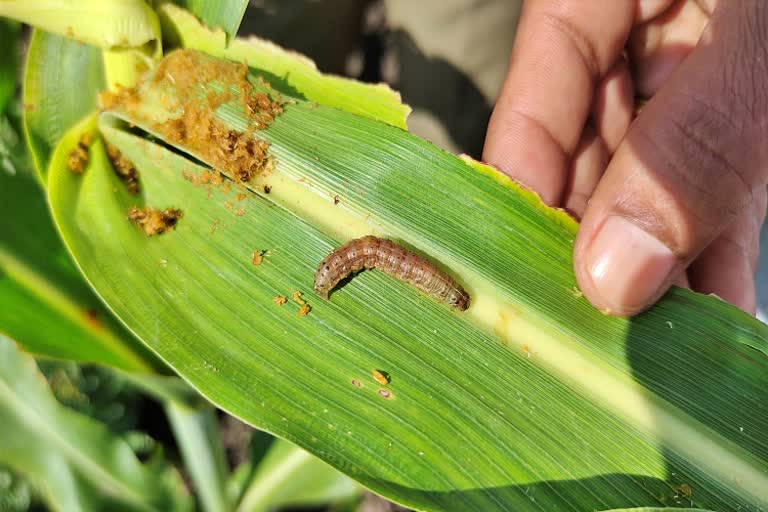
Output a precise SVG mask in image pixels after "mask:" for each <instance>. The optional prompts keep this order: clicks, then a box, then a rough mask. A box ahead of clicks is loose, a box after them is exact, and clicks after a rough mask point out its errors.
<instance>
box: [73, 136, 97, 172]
mask: <svg viewBox="0 0 768 512" xmlns="http://www.w3.org/2000/svg"><path fill="white" fill-rule="evenodd" d="M91 143H93V135H92V134H91V132H86V133H84V134H83V136H82V137H80V140H79V141H78V142H77V146H75V148H74V149H73V150H72V151H70V152H69V158H67V169H69V170H70V171H71V172H72V173H74V174H83V172H85V168H86V167H88V148H89V147H90V145H91Z"/></svg>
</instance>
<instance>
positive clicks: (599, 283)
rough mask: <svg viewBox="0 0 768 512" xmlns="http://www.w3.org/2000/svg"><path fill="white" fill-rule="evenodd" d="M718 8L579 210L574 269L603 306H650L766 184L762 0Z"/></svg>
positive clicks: (616, 310) (766, 26) (766, 18)
mask: <svg viewBox="0 0 768 512" xmlns="http://www.w3.org/2000/svg"><path fill="white" fill-rule="evenodd" d="M721 5H722V6H723V7H721V8H719V9H718V11H716V12H715V13H714V16H713V18H712V21H711V23H710V25H709V27H708V28H707V30H706V31H705V33H704V34H703V35H702V38H701V41H700V43H699V45H698V46H697V48H696V49H695V50H694V51H693V52H692V53H691V54H690V55H689V56H688V57H687V58H686V60H685V61H684V62H683V63H682V64H681V65H680V67H679V68H678V69H677V70H676V72H675V73H674V75H673V76H672V77H670V79H669V80H668V81H667V82H666V84H665V85H664V86H663V87H662V89H661V90H660V91H659V92H658V93H657V94H656V95H655V96H654V98H653V99H652V100H651V101H650V102H649V103H648V104H647V105H646V106H645V108H644V109H643V111H642V113H641V114H640V116H639V117H638V118H637V120H636V121H635V122H634V123H633V124H632V126H631V128H630V130H629V132H628V133H627V136H626V137H625V139H624V141H623V142H622V143H621V145H620V146H619V148H618V149H617V151H616V153H615V154H614V157H613V159H612V160H611V162H610V164H609V166H608V169H607V170H606V173H605V175H604V176H603V178H602V180H601V182H600V184H599V185H598V187H597V189H596V190H595V193H594V195H593V196H592V199H591V201H590V203H589V206H588V208H587V210H586V212H585V215H584V217H583V221H582V224H581V227H580V230H579V234H578V237H577V240H576V245H575V252H574V270H575V272H576V277H577V279H578V281H579V286H580V288H581V290H582V291H583V292H584V294H585V295H586V297H587V298H588V299H589V300H590V302H592V304H594V305H595V306H596V307H598V308H599V309H601V310H603V311H604V312H606V313H609V314H615V315H622V316H623V315H633V314H635V313H638V312H639V311H641V310H643V309H645V308H646V307H647V306H649V305H650V304H652V303H653V302H654V301H656V300H657V299H658V298H659V297H660V296H661V295H662V294H663V293H664V292H665V291H666V290H667V288H668V287H669V285H670V283H671V282H672V281H673V280H674V278H675V277H676V276H678V275H680V274H681V273H682V272H683V271H684V270H685V268H686V267H687V265H688V264H689V263H690V262H691V261H692V260H694V259H695V258H696V257H697V256H698V255H699V253H700V252H701V251H702V250H703V249H704V248H705V247H706V246H707V245H708V244H709V243H710V242H711V241H712V240H714V239H715V237H717V236H718V234H720V233H721V232H722V231H723V230H724V229H725V228H726V227H727V226H729V225H730V224H731V223H733V221H734V220H735V219H736V218H737V217H738V216H739V214H740V213H741V212H742V211H744V210H745V208H746V207H747V206H748V205H749V204H750V203H751V202H752V201H753V195H754V194H755V193H756V191H758V190H759V189H760V187H765V184H766V165H768V146H767V145H766V144H765V141H766V138H768V91H767V90H766V89H765V88H764V87H763V86H762V85H761V84H762V83H763V80H764V78H765V77H766V76H768V46H767V45H768V41H766V40H765V38H764V37H763V36H762V34H765V33H766V30H768V2H722V3H721ZM726 6H727V7H726Z"/></svg>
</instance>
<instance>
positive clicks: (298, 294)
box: [291, 290, 307, 306]
mask: <svg viewBox="0 0 768 512" xmlns="http://www.w3.org/2000/svg"><path fill="white" fill-rule="evenodd" d="M291 298H292V299H293V301H294V302H295V303H296V304H298V305H300V306H303V305H304V304H306V303H307V301H305V300H304V299H302V298H301V292H300V291H298V290H296V291H295V292H293V295H292V296H291Z"/></svg>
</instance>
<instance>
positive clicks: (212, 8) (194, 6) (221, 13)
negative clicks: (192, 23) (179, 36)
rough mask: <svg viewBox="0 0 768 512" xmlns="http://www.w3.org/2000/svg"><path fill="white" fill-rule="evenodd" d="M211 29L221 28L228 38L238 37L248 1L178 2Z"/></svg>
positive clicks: (182, 0) (186, 0)
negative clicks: (238, 30)
mask: <svg viewBox="0 0 768 512" xmlns="http://www.w3.org/2000/svg"><path fill="white" fill-rule="evenodd" d="M176 3H177V4H179V5H181V6H182V7H185V8H186V9H187V10H188V11H190V12H191V13H192V14H194V15H195V16H197V17H198V18H199V19H200V21H202V22H203V23H205V25H207V26H208V27H211V28H214V29H215V28H220V29H222V30H224V32H225V33H226V34H227V38H233V37H235V36H236V35H237V29H238V28H239V27H240V22H241V21H243V14H245V9H246V7H248V0H176Z"/></svg>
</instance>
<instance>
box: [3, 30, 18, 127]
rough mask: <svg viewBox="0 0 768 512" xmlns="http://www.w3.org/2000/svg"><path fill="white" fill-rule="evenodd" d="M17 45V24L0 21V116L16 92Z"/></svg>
mask: <svg viewBox="0 0 768 512" xmlns="http://www.w3.org/2000/svg"><path fill="white" fill-rule="evenodd" d="M18 43H19V24H18V23H13V22H12V21H8V20H3V19H0V48H3V53H4V56H3V58H2V59H0V114H3V112H5V107H6V106H7V105H8V101H9V100H10V99H11V98H13V95H14V94H15V92H16V81H17V80H18V74H17V72H18V62H17V61H18Z"/></svg>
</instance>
